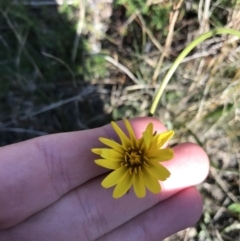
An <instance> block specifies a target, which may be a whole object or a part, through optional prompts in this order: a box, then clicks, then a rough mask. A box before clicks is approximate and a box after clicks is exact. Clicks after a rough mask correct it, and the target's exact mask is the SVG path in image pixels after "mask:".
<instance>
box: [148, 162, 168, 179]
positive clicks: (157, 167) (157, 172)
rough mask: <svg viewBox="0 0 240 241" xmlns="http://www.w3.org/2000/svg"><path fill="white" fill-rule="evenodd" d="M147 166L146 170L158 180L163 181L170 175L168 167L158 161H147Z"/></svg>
mask: <svg viewBox="0 0 240 241" xmlns="http://www.w3.org/2000/svg"><path fill="white" fill-rule="evenodd" d="M148 166H149V167H147V170H148V172H149V173H151V174H152V175H153V176H154V177H155V178H157V179H158V180H161V181H165V180H166V179H167V178H168V177H169V176H170V175H171V173H170V172H169V171H168V169H167V168H166V167H164V166H163V165H161V164H159V163H155V162H148Z"/></svg>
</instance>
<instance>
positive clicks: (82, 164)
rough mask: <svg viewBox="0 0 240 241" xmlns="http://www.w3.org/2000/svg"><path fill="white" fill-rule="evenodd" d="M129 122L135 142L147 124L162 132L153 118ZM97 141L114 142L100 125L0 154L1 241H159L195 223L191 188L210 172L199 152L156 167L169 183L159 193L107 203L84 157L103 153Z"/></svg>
mask: <svg viewBox="0 0 240 241" xmlns="http://www.w3.org/2000/svg"><path fill="white" fill-rule="evenodd" d="M130 122H131V125H132V126H133V129H134V132H135V134H136V136H137V137H140V136H141V134H142V132H143V131H144V130H145V128H146V126H147V125H148V123H149V122H152V123H153V125H154V129H155V130H156V131H157V132H158V133H159V132H163V131H165V130H166V128H165V127H164V126H163V125H162V124H161V123H160V122H159V121H158V120H156V119H153V118H147V117H146V118H135V119H133V120H130ZM120 123H121V124H120V126H121V127H123V123H122V122H120ZM123 129H124V128H123ZM99 137H106V138H112V139H115V140H117V137H116V133H114V131H113V129H112V127H111V125H106V126H104V127H100V128H96V129H92V130H86V131H77V132H71V133H62V134H54V135H48V136H43V137H40V138H35V139H32V140H29V141H25V142H21V143H18V144H13V145H9V146H5V147H2V148H0V230H1V231H0V240H1V241H16V240H18V241H42V240H44V241H55V240H56V241H66V240H67V241H79V240H80V241H90V240H98V241H112V240H114V241H120V240H125V241H132V240H139V241H159V240H163V239H164V238H166V237H168V236H170V235H171V234H173V233H176V232H177V231H179V230H182V229H185V228H187V227H190V226H193V225H194V224H195V223H196V222H197V221H198V219H199V217H200V216H201V213H202V198H201V195H200V194H199V192H198V191H197V190H196V188H195V187H194V186H195V185H197V184H199V183H200V182H202V181H203V180H204V179H205V177H206V176H207V174H208V168H209V162H208V158H207V155H206V154H205V152H204V151H203V150H202V149H201V148H200V147H199V146H197V145H195V144H191V143H183V144H179V145H177V146H175V147H174V153H175V157H174V158H173V159H172V160H171V161H167V162H163V163H162V164H163V165H164V166H166V167H167V168H168V169H169V170H170V172H171V177H170V178H169V179H168V180H167V181H165V182H162V183H161V185H162V191H161V193H159V194H151V193H149V192H148V193H147V195H146V197H145V198H142V199H138V198H137V197H136V196H135V194H134V192H133V191H132V190H130V192H129V193H128V194H126V195H125V196H124V197H122V198H120V199H113V198H112V192H113V189H112V188H110V189H104V188H102V187H101V185H100V183H101V181H102V180H103V178H104V177H105V176H106V174H105V173H106V172H108V170H107V169H104V168H102V167H99V166H97V165H96V164H95V163H94V159H96V158H98V156H97V155H95V154H93V153H91V151H90V150H91V148H96V147H103V144H101V143H100V142H99V140H98V138H99Z"/></svg>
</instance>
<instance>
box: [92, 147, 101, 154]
mask: <svg viewBox="0 0 240 241" xmlns="http://www.w3.org/2000/svg"><path fill="white" fill-rule="evenodd" d="M91 151H92V152H93V153H95V154H97V155H101V153H102V148H93V149H91Z"/></svg>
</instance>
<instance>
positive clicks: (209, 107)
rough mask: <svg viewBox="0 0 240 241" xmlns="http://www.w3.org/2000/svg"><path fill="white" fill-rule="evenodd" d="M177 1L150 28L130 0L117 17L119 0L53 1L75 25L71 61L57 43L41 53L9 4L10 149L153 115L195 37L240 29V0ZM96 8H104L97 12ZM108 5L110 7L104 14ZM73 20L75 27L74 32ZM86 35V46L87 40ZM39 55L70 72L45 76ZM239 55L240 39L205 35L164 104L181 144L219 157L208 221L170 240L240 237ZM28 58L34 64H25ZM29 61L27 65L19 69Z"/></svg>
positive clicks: (6, 111) (6, 109)
mask: <svg viewBox="0 0 240 241" xmlns="http://www.w3.org/2000/svg"><path fill="white" fill-rule="evenodd" d="M1 1H3V0H1ZM46 2H47V1H46ZM48 2H51V1H48ZM52 2H54V1H52ZM173 2H174V5H173V6H171V3H170V2H169V1H148V2H147V4H148V5H149V6H150V10H149V12H150V11H151V9H152V8H153V6H154V7H156V6H157V7H159V8H162V7H167V8H168V7H169V13H168V17H169V21H168V22H163V25H162V27H161V28H160V29H158V28H157V27H156V26H153V25H151V24H152V23H151V21H150V19H149V16H148V14H146V13H145V12H142V11H141V9H137V11H135V12H132V13H129V14H128V15H127V14H126V12H127V11H128V8H129V5H127V4H124V5H119V6H117V7H116V8H115V9H114V14H113V15H111V11H112V3H111V1H104V0H101V1H100V0H99V1H94V0H91V1H83V2H82V4H81V5H73V6H74V7H73V8H70V6H68V7H67V6H65V7H63V6H62V7H59V8H58V9H57V8H55V7H54V9H53V10H52V11H54V12H55V14H58V15H60V14H62V17H61V18H64V21H66V22H67V25H64V28H65V29H64V31H66V28H67V27H66V26H68V28H69V29H70V28H71V31H70V33H69V35H68V36H69V37H68V38H69V39H70V40H69V41H70V43H67V45H63V46H64V48H66V46H68V47H69V51H68V54H69V56H70V57H69V59H68V57H66V56H65V55H64V54H60V53H58V52H56V51H55V50H54V49H53V48H51V47H49V46H48V45H45V44H42V46H40V48H39V49H38V45H34V46H30V44H29V43H30V39H29V36H32V35H31V34H32V33H31V31H32V30H31V31H30V30H29V29H24V28H22V26H20V25H18V24H17V23H16V22H15V21H16V20H15V18H14V16H13V14H12V13H11V12H9V11H6V8H4V7H1V11H2V14H3V16H2V22H1V24H2V25H1V26H3V22H4V21H5V22H4V23H8V26H7V30H6V29H5V30H4V31H5V32H3V33H2V34H0V36H1V39H0V41H1V42H2V43H3V44H5V48H3V49H1V51H2V53H1V52H0V55H1V56H2V58H1V59H0V62H1V66H2V67H4V68H5V69H6V68H8V70H9V71H8V72H4V74H5V76H4V80H7V81H8V82H9V83H10V84H9V85H7V86H6V85H4V84H3V83H2V84H0V88H1V89H2V91H5V92H2V94H1V96H0V98H1V100H2V104H1V106H0V110H1V113H2V114H1V118H0V124H1V132H2V135H1V145H5V144H9V143H12V142H16V141H21V140H24V139H28V138H31V137H34V136H38V135H44V134H46V133H54V132H59V131H69V130H76V129H85V128H91V127H95V126H100V125H102V124H104V123H107V122H109V120H110V119H121V118H124V117H125V118H132V117H135V116H146V115H147V114H148V110H149V108H150V105H151V101H152V99H153V97H154V94H155V92H156V89H157V88H158V87H159V84H160V83H161V80H162V78H163V76H164V75H165V74H166V71H167V70H168V69H169V67H170V66H171V64H172V63H173V61H174V59H175V58H176V56H177V55H178V54H179V53H180V51H181V50H182V49H183V48H184V47H185V46H186V45H187V44H188V43H189V42H190V41H191V40H192V39H194V38H195V37H196V36H198V35H199V34H201V33H204V32H206V31H208V30H209V29H211V28H213V27H218V26H227V27H232V28H235V29H238V30H240V24H239V23H240V21H239V16H240V10H239V6H238V5H237V3H234V2H227V3H226V1H225V2H224V1H216V2H215V1H210V0H206V1H184V2H183V1H181V0H179V1H173ZM83 3H84V4H83ZM46 4H47V3H46ZM48 4H49V3H48ZM32 5H35V6H36V5H38V1H32ZM0 6H1V5H0ZM41 7H42V6H41ZM41 7H40V6H38V11H39V8H41ZM93 7H94V8H95V9H99V10H98V11H93ZM101 9H107V10H108V11H106V12H105V14H103V11H101ZM171 9H175V10H176V11H171ZM28 11H30V12H31V11H36V8H34V9H30V10H28ZM93 12H94V13H93ZM149 14H150V13H149ZM109 16H111V17H109ZM44 21H45V20H44V19H43V20H41V21H40V20H39V24H41V25H40V27H39V28H40V30H41V31H43V32H44V31H46V32H47V33H49V32H51V31H53V29H54V27H51V28H50V27H47V26H46V25H45V24H44ZM47 21H50V20H49V19H48V20H47ZM34 24H36V22H34ZM70 24H73V25H74V24H75V26H74V28H73V27H71V25H70ZM10 32H12V34H14V36H15V37H16V44H17V45H18V48H17V54H16V55H14V56H12V55H11V56H12V57H11V58H9V59H8V61H10V62H7V63H6V61H5V60H4V58H3V56H4V55H6V54H9V53H10V50H8V49H9V48H10V47H11V44H12V43H11V41H8V40H9V39H8V35H9V34H10ZM83 39H85V40H88V41H87V44H86V42H84V43H83V42H81V41H83ZM53 41H57V40H56V39H55V40H53ZM61 41H63V39H61ZM31 44H34V43H33V42H31ZM38 44H41V42H39V43H38ZM86 46H87V47H86ZM163 46H164V47H163ZM37 51H40V53H41V56H42V58H43V56H44V57H45V58H48V61H49V62H47V63H46V64H47V65H49V68H51V66H56V65H59V68H57V69H56V70H55V71H62V72H61V75H59V76H55V75H54V74H52V75H50V74H49V75H48V74H46V73H47V72H46V71H47V69H48V68H45V67H42V63H41V62H39V61H38V57H37V58H36V52H37ZM47 51H49V52H47ZM22 56H25V57H24V59H23V57H22ZM239 59H240V47H239V41H238V39H236V38H233V37H229V36H217V37H214V38H212V39H209V40H207V41H205V42H204V43H203V44H201V46H199V47H198V48H197V49H195V50H194V51H193V52H192V53H191V54H190V55H189V56H188V57H186V59H184V61H183V63H182V64H181V65H180V67H179V68H178V70H177V72H176V73H175V75H174V76H173V78H172V80H171V82H170V83H169V85H168V86H167V88H166V90H165V93H164V95H163V97H162V100H161V103H160V105H159V107H158V109H157V113H156V115H155V116H156V117H157V118H159V119H161V120H162V121H163V122H164V123H165V124H166V126H167V127H168V128H171V129H172V128H173V129H174V130H175V131H176V135H175V139H174V140H173V142H172V144H175V143H180V142H185V141H191V142H196V143H198V144H200V145H201V146H202V147H203V148H204V149H205V150H206V151H207V153H208V155H209V158H210V161H211V170H210V173H209V177H208V178H207V180H206V181H205V182H204V183H203V184H201V185H200V186H199V189H200V191H201V193H202V194H203V197H204V212H203V216H202V218H201V220H200V221H199V223H198V224H197V225H196V227H194V228H190V229H188V230H184V231H182V232H180V233H179V234H177V235H174V236H173V237H170V238H168V239H166V240H168V241H173V240H184V241H197V240H198V241H208V240H209V241H216V240H219V241H221V240H224V241H225V240H227V241H228V240H230V241H231V240H234V241H237V240H240V238H239V237H240V233H239V230H240V229H239V221H240V218H239V215H238V213H236V212H232V211H229V209H228V207H229V206H230V205H231V204H232V203H240V200H239V199H240V193H239V191H240V190H239V185H240V183H239V174H240V163H239V162H240V149H239V140H240V61H239ZM4 61H5V62H4ZM11 61H14V63H15V66H14V67H12V65H11ZM21 61H25V62H27V63H28V64H26V63H25V62H24V65H21V64H23V62H21ZM86 61H88V62H86ZM28 65H29V66H31V67H28ZM22 66H24V68H26V69H27V70H28V71H22V70H21V71H20V70H19V67H22ZM26 66H27V67H26ZM157 66H158V67H157ZM10 67H11V68H10ZM80 67H81V68H80ZM79 68H80V69H81V70H79ZM29 69H31V70H30V71H29ZM103 70H104V71H103ZM55 73H56V72H55ZM46 76H47V77H46Z"/></svg>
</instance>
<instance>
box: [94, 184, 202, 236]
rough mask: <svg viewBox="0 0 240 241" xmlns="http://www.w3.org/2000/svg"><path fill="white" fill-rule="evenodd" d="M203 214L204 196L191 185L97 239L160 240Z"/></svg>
mask: <svg viewBox="0 0 240 241" xmlns="http://www.w3.org/2000/svg"><path fill="white" fill-rule="evenodd" d="M201 213H202V198H201V196H200V194H199V192H198V191H197V190H196V189H195V188H193V187H192V188H188V189H186V190H184V191H181V192H180V193H178V194H176V195H174V196H172V197H171V198H169V199H167V200H165V201H164V202H161V203H159V204H157V205H155V206H154V207H152V208H150V209H148V210H147V211H145V212H144V213H141V214H140V215H138V216H137V217H135V218H133V219H131V220H130V221H129V222H127V223H125V224H124V225H122V226H120V227H119V228H117V229H115V230H113V231H112V232H110V233H108V234H106V235H104V236H102V237H101V238H99V239H98V241H112V240H114V241H118V240H119V241H121V240H124V241H132V240H138V241H146V240H151V241H160V240H163V239H164V238H166V237H168V236H170V235H172V234H174V233H176V232H178V231H180V230H183V229H185V228H188V227H190V226H193V225H194V224H195V223H196V222H197V221H198V219H199V218H200V216H201Z"/></svg>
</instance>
